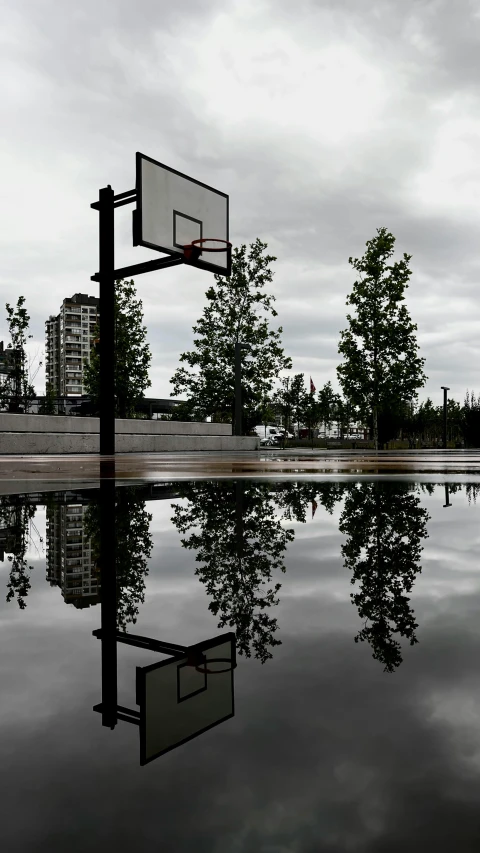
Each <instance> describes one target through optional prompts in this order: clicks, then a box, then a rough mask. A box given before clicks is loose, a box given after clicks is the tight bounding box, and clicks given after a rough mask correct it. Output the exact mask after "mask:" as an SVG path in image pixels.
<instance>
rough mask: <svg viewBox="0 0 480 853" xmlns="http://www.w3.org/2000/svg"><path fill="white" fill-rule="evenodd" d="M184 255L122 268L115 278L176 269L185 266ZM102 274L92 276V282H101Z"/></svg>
mask: <svg viewBox="0 0 480 853" xmlns="http://www.w3.org/2000/svg"><path fill="white" fill-rule="evenodd" d="M183 262H184V261H183V256H182V255H172V256H169V257H168V258H159V259H158V261H144V263H142V264H132V265H131V266H129V267H121V269H118V270H115V271H114V273H113V277H114V278H115V279H116V280H118V279H120V278H128V276H129V275H142V274H143V273H145V272H155V270H162V269H166V268H167V267H175V266H177V264H183ZM100 278H101V276H100V273H99V272H97V273H95V275H91V276H90V280H91V281H100Z"/></svg>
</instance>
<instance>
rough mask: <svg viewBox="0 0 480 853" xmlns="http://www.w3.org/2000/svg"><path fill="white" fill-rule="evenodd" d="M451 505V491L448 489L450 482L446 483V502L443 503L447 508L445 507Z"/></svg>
mask: <svg viewBox="0 0 480 853" xmlns="http://www.w3.org/2000/svg"><path fill="white" fill-rule="evenodd" d="M451 505H452V504H451V503H450V492H449V490H448V483H445V503H444V504H443V508H444V509H445V507H447V506H451Z"/></svg>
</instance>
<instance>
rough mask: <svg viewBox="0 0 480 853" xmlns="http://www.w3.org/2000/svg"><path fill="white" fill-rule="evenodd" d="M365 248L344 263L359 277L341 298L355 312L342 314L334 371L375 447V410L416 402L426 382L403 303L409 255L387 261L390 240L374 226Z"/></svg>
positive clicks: (390, 250)
mask: <svg viewBox="0 0 480 853" xmlns="http://www.w3.org/2000/svg"><path fill="white" fill-rule="evenodd" d="M366 245H367V249H366V252H365V254H364V255H363V257H362V258H360V259H358V258H355V259H353V258H349V259H348V262H349V264H351V265H352V267H353V268H354V269H355V270H356V271H357V272H358V273H359V274H360V278H359V279H358V280H357V281H355V283H354V285H353V290H352V292H351V294H350V295H349V296H348V298H347V305H351V306H352V307H353V309H354V312H355V313H354V314H347V320H348V324H349V325H348V328H347V329H346V330H344V331H342V332H341V333H340V343H339V346H338V350H339V353H340V354H341V355H342V356H343V358H344V361H343V363H342V364H340V365H339V367H338V368H337V372H338V377H339V381H340V384H341V386H342V389H343V392H344V394H345V396H346V397H348V398H349V399H350V400H351V401H352V402H353V403H354V404H355V405H357V406H358V407H359V408H360V410H361V413H362V415H363V416H367V415H368V416H370V418H371V423H372V429H373V440H374V445H375V448H378V418H379V412H381V411H382V410H383V408H388V407H392V406H395V405H397V404H402V403H406V402H410V401H411V400H413V399H415V398H416V396H417V392H418V389H419V388H421V387H422V386H423V385H424V383H425V381H426V376H425V374H424V372H423V365H424V362H425V359H423V358H420V357H419V355H418V349H419V347H418V343H417V340H416V335H415V332H416V329H417V326H416V325H415V324H414V323H412V320H411V318H410V315H409V312H408V310H407V307H406V305H405V304H404V302H405V296H404V293H405V290H406V288H407V287H408V280H409V278H410V275H411V270H410V269H409V266H408V264H409V261H410V259H411V255H407V254H405V253H404V255H403V260H401V261H396V262H395V263H393V264H388V263H387V262H388V260H389V258H390V257H391V256H392V254H393V251H394V245H395V237H394V236H393V235H392V234H390V233H389V232H388V231H387V229H386V228H378V229H377V236H376V237H374V238H373V239H372V240H368V241H367V244H366Z"/></svg>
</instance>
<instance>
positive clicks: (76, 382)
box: [45, 293, 100, 397]
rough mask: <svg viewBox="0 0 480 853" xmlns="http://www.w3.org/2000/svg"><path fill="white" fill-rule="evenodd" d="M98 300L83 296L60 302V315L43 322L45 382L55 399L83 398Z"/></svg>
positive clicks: (96, 317) (80, 294) (97, 311)
mask: <svg viewBox="0 0 480 853" xmlns="http://www.w3.org/2000/svg"><path fill="white" fill-rule="evenodd" d="M99 305H100V300H99V299H98V298H97V297H96V296H87V294H86V293H75V294H74V296H72V297H71V298H70V299H64V300H63V304H62V307H61V308H60V313H59V314H57V316H54V315H52V316H50V317H49V318H48V320H47V321H46V322H45V361H46V371H45V380H46V383H47V384H50V385H51V386H52V388H53V391H54V393H55V395H56V396H59V397H78V396H80V395H81V394H85V393H86V391H85V387H84V384H83V368H84V365H85V363H86V362H88V361H89V360H90V351H91V349H92V346H93V341H94V330H95V325H96V323H97V320H98V317H99Z"/></svg>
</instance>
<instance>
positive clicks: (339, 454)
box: [0, 448, 480, 494]
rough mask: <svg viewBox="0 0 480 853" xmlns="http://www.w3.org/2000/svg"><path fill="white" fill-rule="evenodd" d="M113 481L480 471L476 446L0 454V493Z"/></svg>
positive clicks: (474, 472) (476, 473) (466, 473)
mask: <svg viewBox="0 0 480 853" xmlns="http://www.w3.org/2000/svg"><path fill="white" fill-rule="evenodd" d="M113 461H114V463H115V472H114V476H115V479H116V480H117V481H133V482H140V481H145V480H155V481H157V480H158V481H160V480H164V481H165V480H171V479H175V478H187V479H190V478H192V477H193V478H196V477H217V478H223V477H227V478H231V477H232V476H233V477H242V476H244V477H252V476H254V477H266V478H268V477H272V476H274V477H279V476H280V477H281V476H285V475H286V476H294V475H296V476H298V475H299V474H300V475H304V476H307V477H308V476H313V477H318V476H322V475H327V476H331V475H347V476H348V475H350V476H351V475H361V476H365V475H369V476H372V475H402V474H407V475H409V474H411V473H418V474H420V475H424V474H433V473H437V474H443V475H447V476H448V475H454V474H458V475H462V474H465V475H469V476H474V477H475V476H477V475H479V474H480V450H446V451H445V450H428V451H427V450H422V451H415V450H414V451H408V450H405V451H378V452H374V451H368V452H365V451H361V450H307V449H303V448H302V450H301V451H298V450H285V451H282V450H276V449H273V450H262V451H259V452H243V453H241V452H239V453H220V452H215V453H213V452H212V453H210V452H202V453H183V454H180V453H156V454H149V453H141V454H133V453H125V454H116V456H115V458H113V457H103V459H102V463H101V461H100V457H99V456H97V455H87V454H85V455H83V454H82V455H75V456H67V455H63V456H52V455H48V456H3V457H0V492H1V493H4V494H5V493H7V492H8V491H9V490H11V489H14V490H17V487H20V485H21V484H23V483H24V484H25V488H27V489H31V488H32V486H33V482H35V487H37V486H39V484H40V486H39V487H41V488H42V489H43V488H56V487H57V485H58V484H60V483H62V482H63V483H64V484H65V483H68V484H70V483H71V484H76V485H77V486H78V484H79V482H83V483H84V485H85V486H86V485H88V484H90V483H93V482H95V481H97V480H99V479H100V478H101V477H102V476H103V474H102V473H101V464H103V466H104V469H103V470H104V471H107V472H108V473H107V474H106V476H113V473H112V471H113V469H112V463H113Z"/></svg>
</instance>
